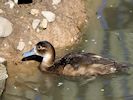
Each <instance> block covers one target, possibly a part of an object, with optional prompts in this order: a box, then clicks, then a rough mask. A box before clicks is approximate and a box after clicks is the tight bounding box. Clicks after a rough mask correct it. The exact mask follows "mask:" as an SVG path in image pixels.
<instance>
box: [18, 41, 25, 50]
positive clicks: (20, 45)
mask: <svg viewBox="0 0 133 100" xmlns="http://www.w3.org/2000/svg"><path fill="white" fill-rule="evenodd" d="M24 47H25V43H24V42H23V40H22V39H20V41H19V43H18V46H17V50H19V51H22V50H23V49H24Z"/></svg>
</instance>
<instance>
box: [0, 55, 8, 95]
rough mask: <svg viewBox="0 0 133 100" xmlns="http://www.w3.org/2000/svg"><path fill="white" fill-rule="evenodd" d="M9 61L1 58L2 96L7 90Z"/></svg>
mask: <svg viewBox="0 0 133 100" xmlns="http://www.w3.org/2000/svg"><path fill="white" fill-rule="evenodd" d="M6 65H7V61H6V59H5V58H2V57H0V95H1V94H2V92H3V90H4V88H5V81H6V79H7V78H8V74H7V70H6Z"/></svg>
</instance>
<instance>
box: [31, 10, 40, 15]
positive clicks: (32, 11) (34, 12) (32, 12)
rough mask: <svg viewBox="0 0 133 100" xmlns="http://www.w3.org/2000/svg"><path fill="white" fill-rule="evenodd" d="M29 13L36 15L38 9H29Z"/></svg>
mask: <svg viewBox="0 0 133 100" xmlns="http://www.w3.org/2000/svg"><path fill="white" fill-rule="evenodd" d="M30 13H31V14H32V15H35V16H38V14H39V10H38V9H31V11H30Z"/></svg>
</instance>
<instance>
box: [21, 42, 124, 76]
mask: <svg viewBox="0 0 133 100" xmlns="http://www.w3.org/2000/svg"><path fill="white" fill-rule="evenodd" d="M23 56H24V58H23V59H22V61H27V60H35V61H38V62H40V66H39V69H40V70H41V71H44V72H49V73H55V74H60V75H66V76H85V77H86V76H92V75H94V76H97V75H104V74H111V73H116V72H118V71H122V70H123V69H125V68H126V65H125V64H121V63H118V62H116V61H114V60H112V59H108V58H104V57H102V56H99V55H96V54H93V53H69V54H67V55H65V56H64V57H63V58H61V59H60V60H57V61H55V49H54V47H53V46H52V45H51V43H49V42H48V41H40V42H38V43H37V44H36V45H35V47H34V48H33V49H32V50H30V51H28V52H25V53H24V54H23Z"/></svg>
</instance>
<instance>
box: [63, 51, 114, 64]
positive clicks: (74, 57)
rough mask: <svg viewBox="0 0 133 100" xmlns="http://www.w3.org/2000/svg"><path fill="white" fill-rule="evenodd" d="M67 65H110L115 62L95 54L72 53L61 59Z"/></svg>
mask: <svg viewBox="0 0 133 100" xmlns="http://www.w3.org/2000/svg"><path fill="white" fill-rule="evenodd" d="M61 62H62V63H65V64H72V65H74V64H104V65H106V64H110V63H114V62H115V61H114V60H112V59H108V58H104V57H102V56H99V55H96V54H93V53H70V54H68V55H66V56H64V57H63V58H62V59H61Z"/></svg>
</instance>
